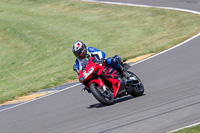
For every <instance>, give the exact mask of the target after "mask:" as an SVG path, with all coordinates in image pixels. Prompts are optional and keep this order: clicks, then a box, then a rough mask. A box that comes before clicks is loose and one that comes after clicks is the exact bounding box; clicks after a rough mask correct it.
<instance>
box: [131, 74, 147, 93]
mask: <svg viewBox="0 0 200 133" xmlns="http://www.w3.org/2000/svg"><path fill="white" fill-rule="evenodd" d="M128 73H129V74H130V75H131V76H130V77H135V78H136V79H137V80H138V81H137V82H136V85H135V86H133V88H132V90H131V92H130V93H129V94H130V95H131V96H134V97H138V96H142V95H143V93H144V85H143V84H142V82H141V80H140V79H139V78H138V77H137V75H135V74H134V73H132V72H130V71H128Z"/></svg>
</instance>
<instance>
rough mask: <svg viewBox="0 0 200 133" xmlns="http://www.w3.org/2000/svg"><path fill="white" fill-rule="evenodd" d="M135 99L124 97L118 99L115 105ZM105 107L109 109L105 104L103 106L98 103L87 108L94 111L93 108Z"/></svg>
mask: <svg viewBox="0 0 200 133" xmlns="http://www.w3.org/2000/svg"><path fill="white" fill-rule="evenodd" d="M133 98H134V97H132V96H126V97H122V98H119V99H116V100H115V103H114V104H116V103H120V102H124V101H127V100H130V99H133ZM110 106H112V105H110ZM103 107H108V106H106V105H104V104H102V103H96V104H92V105H90V106H89V107H87V108H88V109H92V108H103Z"/></svg>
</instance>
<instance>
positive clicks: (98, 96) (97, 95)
mask: <svg viewBox="0 0 200 133" xmlns="http://www.w3.org/2000/svg"><path fill="white" fill-rule="evenodd" d="M89 88H90V91H91V92H92V95H93V96H94V97H95V98H96V99H97V100H98V101H99V102H100V103H102V104H104V105H112V104H113V103H114V97H113V94H112V93H111V91H110V90H109V89H108V93H109V94H108V95H109V98H108V97H105V96H104V95H103V94H102V92H101V91H100V90H99V88H98V85H97V84H96V83H91V84H90V86H89Z"/></svg>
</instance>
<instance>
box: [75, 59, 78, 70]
mask: <svg viewBox="0 0 200 133" xmlns="http://www.w3.org/2000/svg"><path fill="white" fill-rule="evenodd" d="M75 63H76V65H77V67H78V70H79V61H78V59H76V60H75Z"/></svg>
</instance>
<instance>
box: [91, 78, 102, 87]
mask: <svg viewBox="0 0 200 133" xmlns="http://www.w3.org/2000/svg"><path fill="white" fill-rule="evenodd" d="M93 82H95V83H97V84H98V85H99V86H101V87H103V85H104V83H103V80H102V79H94V80H92V81H90V83H89V84H88V86H89V85H90V84H91V83H93Z"/></svg>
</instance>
